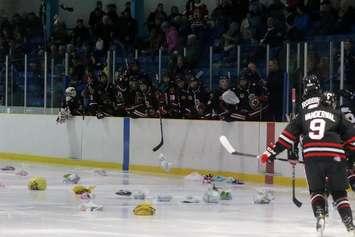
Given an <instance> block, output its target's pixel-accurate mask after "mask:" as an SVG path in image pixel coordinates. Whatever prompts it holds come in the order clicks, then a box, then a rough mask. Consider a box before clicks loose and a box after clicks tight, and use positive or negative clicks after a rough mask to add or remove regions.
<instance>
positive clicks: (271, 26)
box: [260, 17, 284, 47]
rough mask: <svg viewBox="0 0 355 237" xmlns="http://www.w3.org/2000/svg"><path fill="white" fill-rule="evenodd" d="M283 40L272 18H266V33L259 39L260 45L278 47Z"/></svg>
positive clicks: (282, 34) (280, 30) (281, 33)
mask: <svg viewBox="0 0 355 237" xmlns="http://www.w3.org/2000/svg"><path fill="white" fill-rule="evenodd" d="M283 39H284V33H283V32H282V29H280V28H277V27H276V26H275V20H274V18H272V17H268V18H267V31H266V33H265V35H264V37H263V39H261V41H260V43H261V44H264V45H267V44H269V45H270V46H271V47H275V46H280V45H281V44H282V42H283Z"/></svg>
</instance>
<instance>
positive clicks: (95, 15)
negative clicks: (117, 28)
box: [89, 1, 105, 29]
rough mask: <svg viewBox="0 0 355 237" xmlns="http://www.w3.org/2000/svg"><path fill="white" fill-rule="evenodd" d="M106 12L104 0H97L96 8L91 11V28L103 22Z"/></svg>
mask: <svg viewBox="0 0 355 237" xmlns="http://www.w3.org/2000/svg"><path fill="white" fill-rule="evenodd" d="M104 15H105V12H104V11H103V10H102V2H101V1H97V2H96V8H95V9H94V10H93V11H92V12H91V13H90V17H89V26H90V27H91V29H96V27H97V26H98V25H99V24H100V23H101V22H102V18H103V17H104Z"/></svg>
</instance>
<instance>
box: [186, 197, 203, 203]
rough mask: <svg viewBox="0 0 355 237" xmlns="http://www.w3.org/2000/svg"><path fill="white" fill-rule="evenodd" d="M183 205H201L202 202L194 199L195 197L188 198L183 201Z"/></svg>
mask: <svg viewBox="0 0 355 237" xmlns="http://www.w3.org/2000/svg"><path fill="white" fill-rule="evenodd" d="M182 202H183V203H200V200H199V199H197V198H195V197H193V196H187V197H186V198H185V199H184V200H182Z"/></svg>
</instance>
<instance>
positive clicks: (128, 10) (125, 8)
mask: <svg viewBox="0 0 355 237" xmlns="http://www.w3.org/2000/svg"><path fill="white" fill-rule="evenodd" d="M131 10H132V9H131V2H126V3H125V5H124V10H123V12H122V13H121V15H124V14H125V12H131Z"/></svg>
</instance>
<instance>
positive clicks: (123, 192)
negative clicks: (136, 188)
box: [115, 189, 132, 197]
mask: <svg viewBox="0 0 355 237" xmlns="http://www.w3.org/2000/svg"><path fill="white" fill-rule="evenodd" d="M115 194H116V195H117V196H119V197H131V195H132V192H131V191H129V190H124V189H120V190H118V191H117V192H116V193H115Z"/></svg>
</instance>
